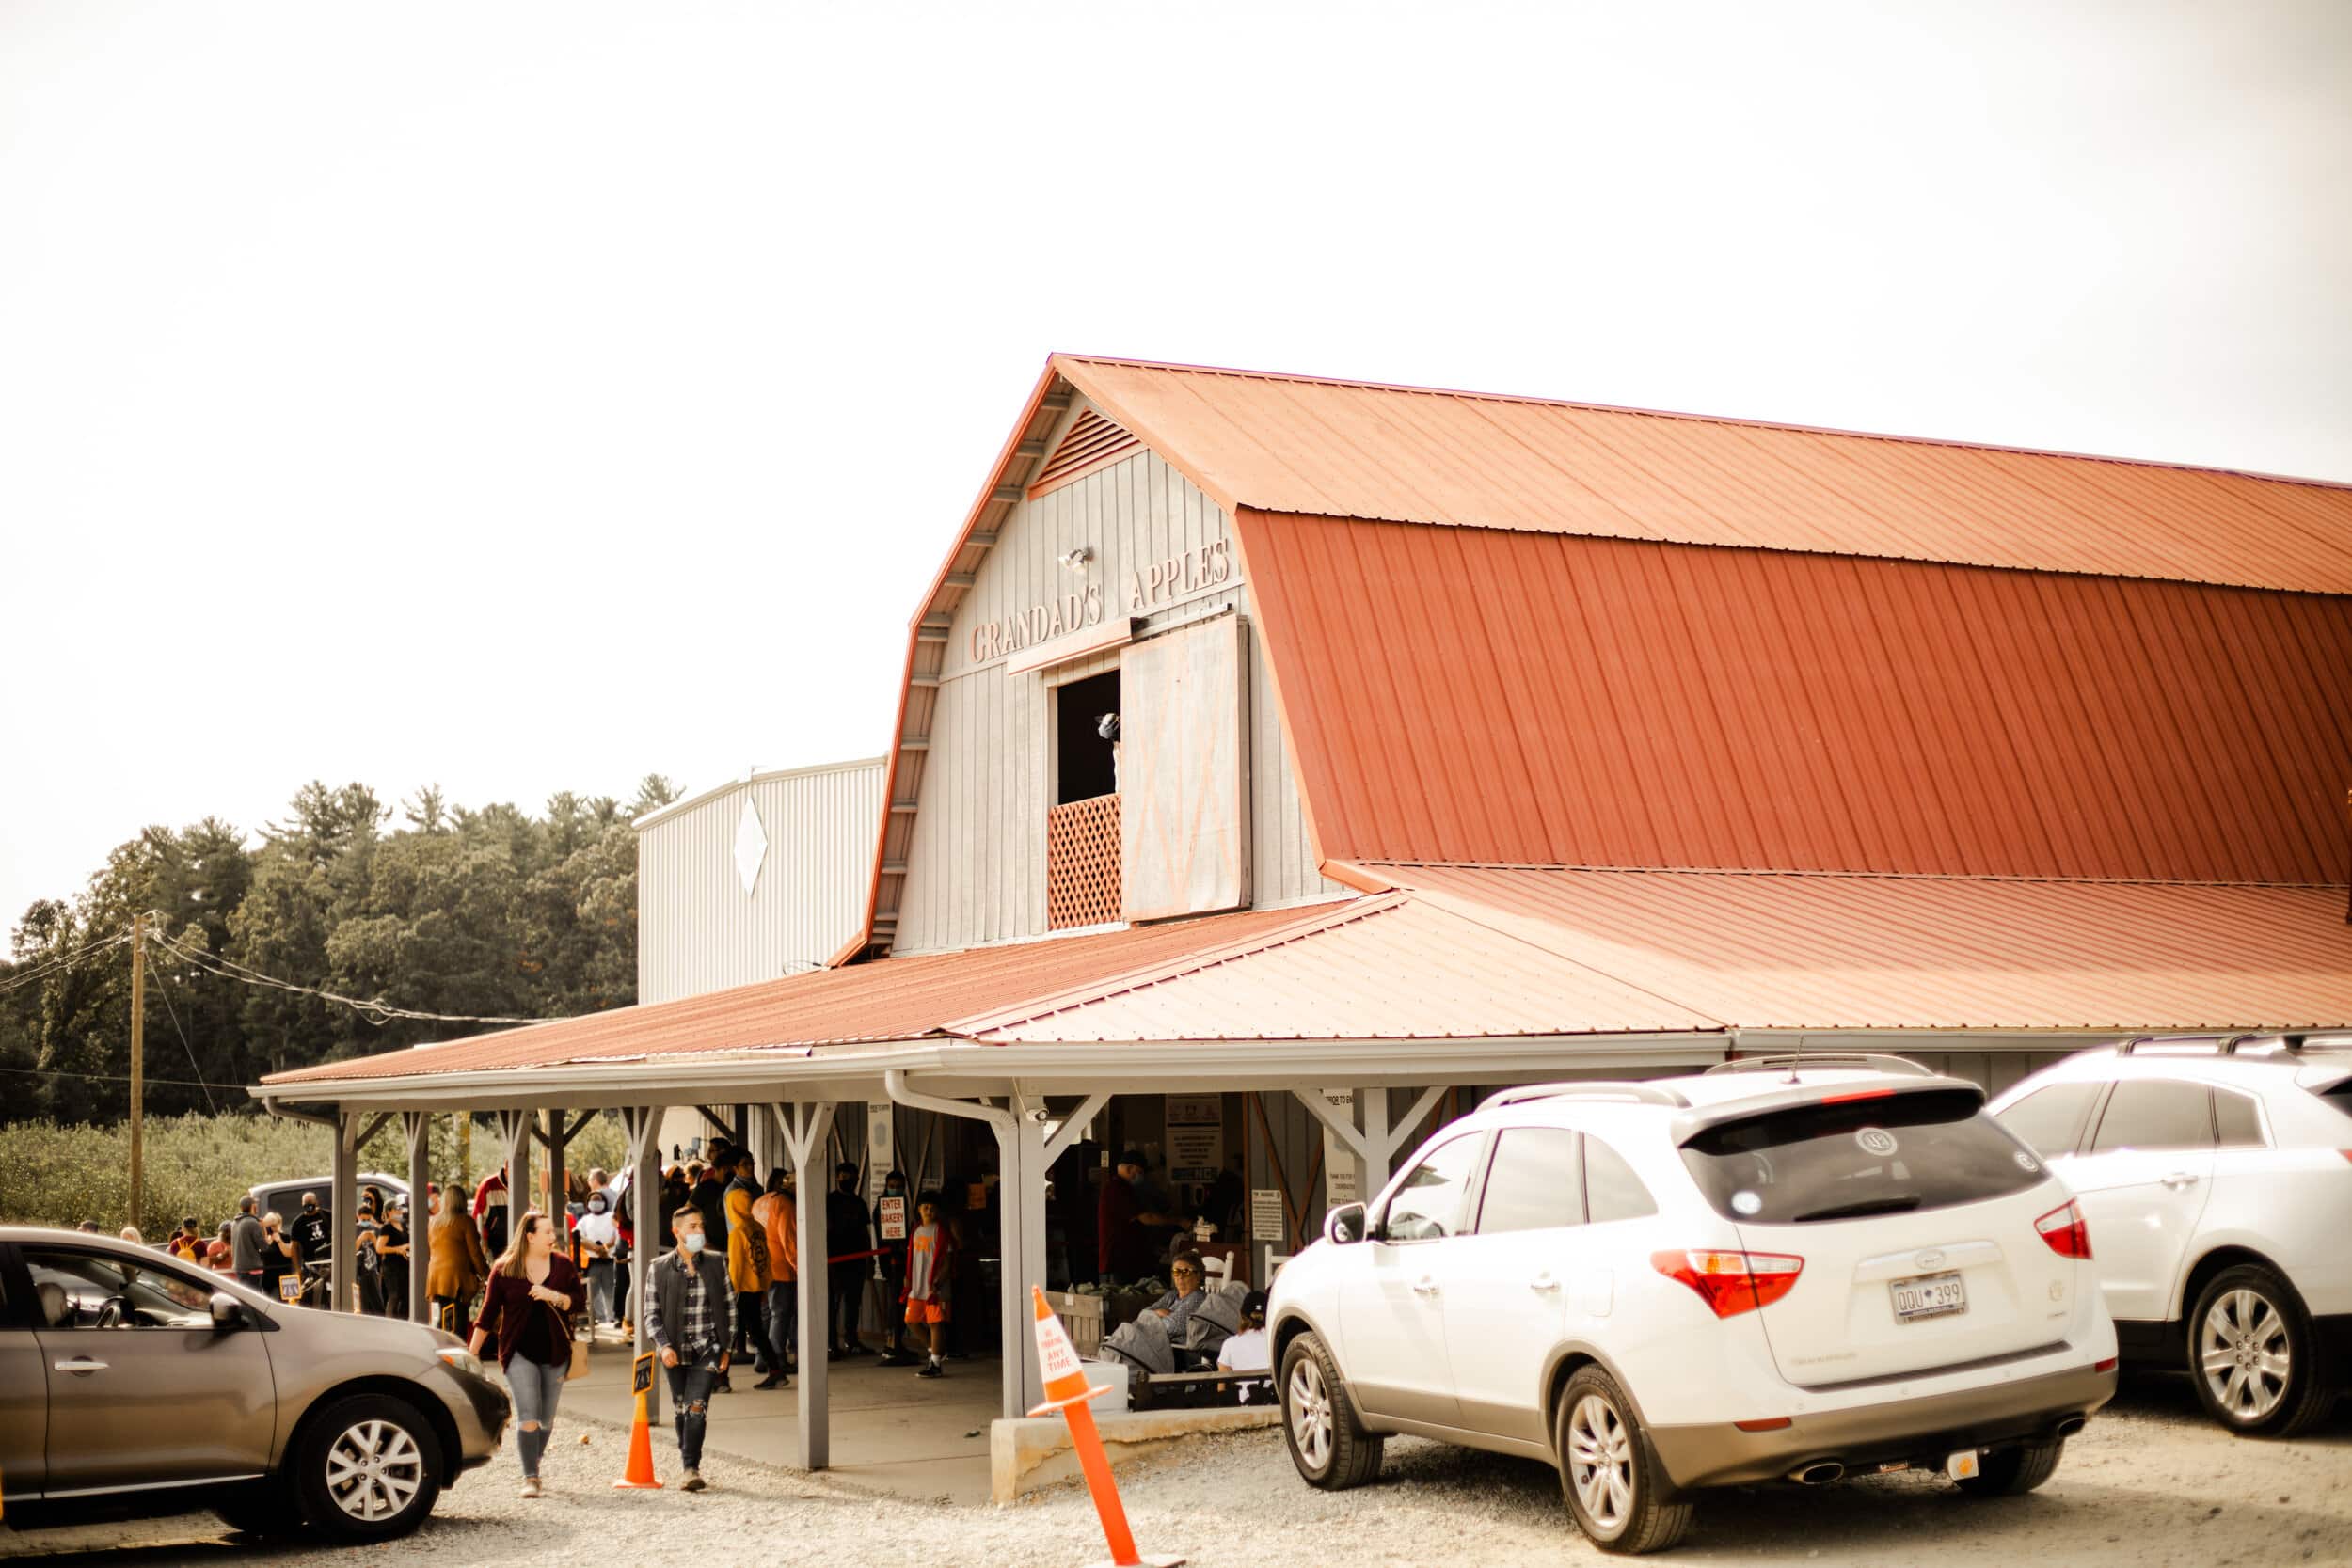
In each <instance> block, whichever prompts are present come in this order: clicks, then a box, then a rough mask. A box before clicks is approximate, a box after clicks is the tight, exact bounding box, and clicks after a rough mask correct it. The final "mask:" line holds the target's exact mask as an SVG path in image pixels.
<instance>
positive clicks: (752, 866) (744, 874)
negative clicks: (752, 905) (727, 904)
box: [735, 796, 768, 898]
mask: <svg viewBox="0 0 2352 1568" xmlns="http://www.w3.org/2000/svg"><path fill="white" fill-rule="evenodd" d="M767 861H768V831H767V830H766V829H764V828H762V827H761V826H760V825H759V813H758V812H757V811H756V810H755V809H754V808H753V806H752V802H751V800H750V798H749V797H748V796H747V797H745V798H744V800H743V819H742V820H741V821H740V822H738V823H737V824H736V825H735V874H736V875H737V876H739V877H740V878H742V879H743V896H744V897H746V898H749V897H750V896H751V895H752V889H753V888H755V887H756V886H758V885H759V868H760V867H761V866H762V865H764V864H766V863H767Z"/></svg>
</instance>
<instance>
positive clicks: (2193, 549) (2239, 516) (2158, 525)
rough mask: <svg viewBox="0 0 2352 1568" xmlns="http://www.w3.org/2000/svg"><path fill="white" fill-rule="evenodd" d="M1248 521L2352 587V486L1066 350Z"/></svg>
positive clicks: (1116, 404) (1100, 392) (1175, 460)
mask: <svg viewBox="0 0 2352 1568" xmlns="http://www.w3.org/2000/svg"><path fill="white" fill-rule="evenodd" d="M1050 368H1051V369H1052V370H1057V371H1059V372H1061V374H1062V375H1064V376H1066V377H1067V378H1068V379H1069V380H1070V381H1071V382H1072V383H1073V385H1075V386H1076V387H1077V388H1079V390H1081V391H1083V392H1085V393H1086V394H1087V395H1088V396H1089V397H1090V398H1092V399H1093V400H1094V401H1095V402H1096V403H1097V404H1100V405H1102V406H1103V407H1104V410H1105V411H1107V412H1108V413H1109V414H1110V415H1111V417H1112V418H1114V419H1116V420H1118V421H1119V422H1120V424H1121V425H1122V426H1124V427H1125V428H1127V429H1129V430H1131V431H1133V432H1135V433H1136V435H1138V436H1142V437H1143V438H1144V439H1145V440H1146V441H1148V442H1150V443H1151V444H1152V446H1153V447H1154V448H1156V449H1157V450H1158V451H1160V453H1161V455H1163V456H1164V457H1166V458H1167V459H1168V461H1169V462H1170V463H1172V464H1174V465H1176V466H1177V467H1179V468H1181V469H1183V470H1184V472H1185V473H1186V474H1187V475H1188V476H1189V477H1191V478H1192V480H1193V483H1196V484H1198V485H1200V487H1201V489H1203V490H1205V491H1206V492H1208V494H1210V495H1211V496H1213V497H1215V498H1216V499H1217V501H1218V502H1219V504H1221V505H1223V506H1224V507H1225V508H1226V509H1227V510H1228V511H1229V512H1230V511H1232V510H1233V509H1235V508H1237V507H1243V506H1249V507H1257V508H1260V509H1262V510H1264V511H1269V512H1300V513H1313V514H1318V515H1328V516H1341V517H1363V518H1378V519H1382V520H1386V521H1391V522H1410V523H1444V524H1454V525H1459V526H1463V527H1470V528H1495V529H1518V530H1526V531H1534V532H1538V533H1578V534H1588V535H1602V536H1608V537H1613V538H1622V539H1652V540H1665V541H1672V542H1675V543H1679V544H1686V545H1731V546H1754V547H1760V548H1767V549H1781V550H1810V551H1819V552H1824V553H1828V554H1834V555H1868V556H1886V557H1893V558H1899V559H1904V560H1913V561H1938V562H1958V563H1963V564H1969V565H1979V566H2009V567H2022V568H2026V569H2030V570H2039V571H2057V572H2088V573H2092V574H2095V575H2098V576H2102V577H2151V578H2179V579H2183V580H2186V581H2192V582H2222V583H2238V584H2242V585H2245V586H2249V587H2262V588H2291V589H2300V590H2305V591H2309V592H2314V593H2335V594H2343V593H2352V488H2347V487H2345V486H2343V485H2336V484H2328V483H2318V482H2313V481H2305V480H2282V479H2272V478H2266V477H2263V476H2259V475H2252V474H2238V473H2229V472H2223V471H2220V470H2217V469H2211V468H2191V467H2174V466H2171V465H2167V464H2159V463H2140V462H2129V461H2123V460H2119V459H2113V458H2095V457H2077V456H2070V455H2065V454H2061V453H2055V452H2032V451H2015V450H2011V449H2007V448H1998V447H1985V446H1969V445H1963V444H1960V443H1955V442H1947V441H1931V440H1920V439H1916V438H1913V437H1906V436H1866V435H1857V434H1851V433H1848V432H1842V431H1826V430H1813V429H1804V428H1801V427H1795V426H1789V425H1775V424H1765V423H1761V422H1756V421H1751V420H1724V419H1708V418H1705V417H1701V416H1696V415H1689V414H1662V413H1654V412H1649V411H1645V410H1641V409H1628V408H1608V407H1598V406H1595V405H1593V404H1575V403H1557V402H1547V401H1544V400H1541V399H1535V398H1512V397H1496V396H1490V395H1486V394H1481V393H1474V392H1445V391H1435V390H1430V389H1427V388H1406V387H1382V386H1376V385H1372V384H1368V383H1364V382H1350V381H1332V380H1323V379H1318V378H1314V377H1308V376H1291V375H1270V374H1265V373H1262V372H1251V371H1229V370H1210V369H1205V368H1201V367H1196V366H1178V365H1151V364H1141V363H1137V362H1136V361H1133V360H1121V359H1097V358H1090V357H1088V356H1082V355H1057V356H1055V357H1054V359H1053V360H1052V363H1051V367H1050Z"/></svg>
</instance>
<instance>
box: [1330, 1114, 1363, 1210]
mask: <svg viewBox="0 0 2352 1568" xmlns="http://www.w3.org/2000/svg"><path fill="white" fill-rule="evenodd" d="M1323 1101H1324V1103H1325V1104H1327V1105H1328V1106H1330V1107H1331V1112H1332V1114H1333V1115H1334V1116H1336V1117H1339V1118H1340V1119H1341V1120H1342V1121H1344V1122H1346V1123H1347V1124H1348V1125H1349V1126H1351V1127H1352V1126H1354V1125H1355V1123H1356V1091H1355V1090H1354V1089H1325V1090H1324V1091H1323ZM1363 1197H1364V1192H1363V1171H1362V1167H1361V1166H1360V1165H1359V1164H1357V1160H1356V1151H1355V1150H1354V1149H1352V1148H1348V1147H1347V1145H1346V1144H1344V1143H1343V1142H1341V1141H1340V1135H1339V1134H1338V1133H1337V1132H1332V1131H1331V1130H1330V1129H1329V1128H1325V1129H1324V1130H1323V1199H1324V1202H1325V1204H1326V1205H1327V1207H1329V1208H1333V1209H1336V1208H1338V1207H1339V1206H1340V1205H1341V1204H1343V1203H1360V1202H1362V1201H1363Z"/></svg>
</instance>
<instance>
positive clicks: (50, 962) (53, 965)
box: [0, 931, 131, 996]
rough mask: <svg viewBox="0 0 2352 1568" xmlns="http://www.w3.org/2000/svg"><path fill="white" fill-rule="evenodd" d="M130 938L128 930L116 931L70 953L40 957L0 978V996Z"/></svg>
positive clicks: (112, 947) (108, 949)
mask: <svg viewBox="0 0 2352 1568" xmlns="http://www.w3.org/2000/svg"><path fill="white" fill-rule="evenodd" d="M130 940H131V933H130V932H128V931H117V932H116V933H115V934H114V935H113V936H110V937H103V938H101V939H99V940H98V941H95V942H85V943H84V944H83V945H82V946H80V947H77V948H75V949H74V950H73V951H72V952H71V953H60V954H58V955H56V956H55V957H54V958H42V959H40V960H39V961H38V962H36V963H35V964H34V965H33V967H31V968H30V969H20V970H18V971H16V972H15V973H14V974H10V975H8V978H7V979H5V980H0V996H6V995H8V993H9V992H10V991H14V990H23V989H24V987H26V986H29V985H32V984H33V983H34V982H36V981H38V980H44V979H47V978H48V977H49V976H51V975H53V974H56V973H57V972H58V971H60V970H64V969H71V968H72V966H73V965H75V964H77V963H80V962H82V961H83V960H85V959H87V958H96V957H97V956H98V955H99V954H101V953H105V952H109V951H111V950H113V949H114V948H117V947H119V946H121V945H122V944H123V943H124V942H129V941H130Z"/></svg>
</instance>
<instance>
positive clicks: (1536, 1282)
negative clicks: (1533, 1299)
mask: <svg viewBox="0 0 2352 1568" xmlns="http://www.w3.org/2000/svg"><path fill="white" fill-rule="evenodd" d="M1527 1288H1528V1289H1529V1290H1531V1291H1556V1290H1558V1289H1559V1288H1560V1282H1559V1281H1558V1280H1556V1279H1554V1278H1552V1277H1551V1271H1550V1270H1549V1269H1546V1270H1545V1271H1544V1272H1543V1273H1541V1274H1539V1275H1536V1276H1535V1277H1534V1278H1533V1279H1531V1280H1529V1281H1528V1282H1527Z"/></svg>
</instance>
